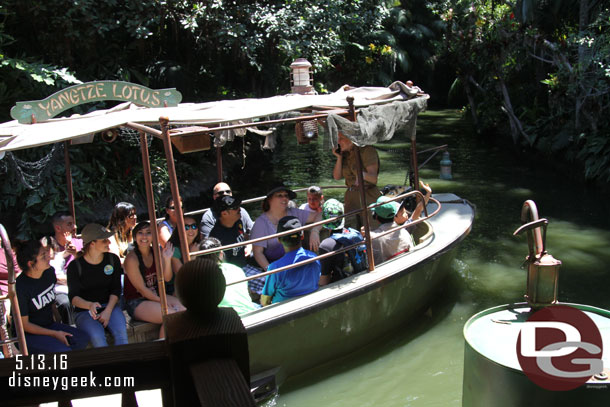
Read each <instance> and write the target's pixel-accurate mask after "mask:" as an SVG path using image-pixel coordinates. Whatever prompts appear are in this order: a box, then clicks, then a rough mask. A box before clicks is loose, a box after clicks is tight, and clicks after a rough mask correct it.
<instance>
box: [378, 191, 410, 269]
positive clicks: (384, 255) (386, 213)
mask: <svg viewBox="0 0 610 407" xmlns="http://www.w3.org/2000/svg"><path fill="white" fill-rule="evenodd" d="M389 201H390V198H388V197H386V196H380V197H379V199H377V202H376V203H375V204H383V205H380V206H378V207H376V208H373V219H375V220H377V221H378V222H379V223H380V225H379V227H378V228H377V229H375V230H373V231H371V239H373V241H372V246H373V258H374V260H375V265H378V264H381V263H383V262H384V261H386V260H387V259H389V258H390V257H393V256H395V255H398V254H400V253H404V252H408V251H409V250H410V248H411V247H413V246H415V244H414V243H413V237H411V234H410V233H409V232H407V230H406V229H404V228H403V229H400V230H395V231H394V232H392V233H389V234H387V235H384V236H381V237H377V236H378V235H380V234H382V233H383V232H386V231H388V230H390V229H392V228H395V227H397V226H398V225H397V224H396V223H395V222H394V216H396V214H397V213H398V209H399V207H400V205H399V204H398V203H397V202H395V201H391V202H389Z"/></svg>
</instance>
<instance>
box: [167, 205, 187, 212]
mask: <svg viewBox="0 0 610 407" xmlns="http://www.w3.org/2000/svg"><path fill="white" fill-rule="evenodd" d="M180 208H181V209H184V207H182V206H181V207H180ZM167 209H171V210H172V211H173V210H174V209H176V207H175V206H168V207H167Z"/></svg>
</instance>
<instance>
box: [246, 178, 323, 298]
mask: <svg viewBox="0 0 610 407" xmlns="http://www.w3.org/2000/svg"><path fill="white" fill-rule="evenodd" d="M294 198H296V194H295V193H294V191H292V190H290V189H289V188H287V187H285V186H279V187H276V188H273V189H272V190H271V191H269V193H267V197H266V198H265V200H264V201H263V204H262V207H263V214H262V215H261V216H259V217H258V219H256V222H254V226H253V227H252V233H251V234H250V239H257V238H260V237H264V236H269V235H274V234H275V233H276V230H277V227H278V221H279V220H280V219H282V218H283V217H285V216H296V217H297V218H298V219H299V222H300V223H301V224H305V223H313V222H318V221H320V219H322V216H321V215H322V214H321V213H320V212H307V211H303V210H301V209H297V208H288V202H289V201H290V200H291V199H294ZM319 244H320V227H317V228H313V229H312V230H311V235H310V239H309V248H310V250H313V251H316V250H318V246H319ZM252 253H253V254H254V259H255V261H256V266H254V267H253V265H252V264H249V265H248V266H246V267H245V268H244V271H245V272H246V275H247V276H252V275H254V274H258V273H260V272H261V271H264V270H267V267H268V266H269V263H272V262H274V261H276V260H278V259H280V258H281V257H282V256H283V255H284V247H283V245H282V244H281V243H280V242H279V241H278V240H277V239H270V240H263V241H261V242H258V243H253V244H252ZM264 283H265V282H264V277H262V278H259V279H255V280H250V281H249V282H248V287H249V289H250V295H251V296H252V298H253V300H255V301H258V298H259V297H260V293H261V291H262V288H263V285H264Z"/></svg>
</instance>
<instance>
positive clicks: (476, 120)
mask: <svg viewBox="0 0 610 407" xmlns="http://www.w3.org/2000/svg"><path fill="white" fill-rule="evenodd" d="M462 83H463V84H464V87H465V90H466V97H467V98H468V104H469V105H470V113H471V114H472V122H473V124H474V128H475V129H476V131H477V133H480V132H481V129H480V128H479V116H478V115H477V104H476V102H475V100H474V95H473V94H472V89H471V88H470V80H469V76H463V77H462Z"/></svg>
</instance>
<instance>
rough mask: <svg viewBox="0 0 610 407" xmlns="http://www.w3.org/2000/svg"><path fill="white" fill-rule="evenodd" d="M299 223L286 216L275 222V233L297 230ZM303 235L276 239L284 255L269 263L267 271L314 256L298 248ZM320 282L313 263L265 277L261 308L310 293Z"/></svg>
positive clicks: (317, 270) (318, 267)
mask: <svg viewBox="0 0 610 407" xmlns="http://www.w3.org/2000/svg"><path fill="white" fill-rule="evenodd" d="M300 227H301V222H300V221H299V219H298V218H297V217H296V216H285V217H283V218H282V219H280V220H279V221H278V224H277V232H276V233H281V232H285V231H289V230H294V229H298V228H300ZM301 240H303V232H302V231H300V232H295V233H293V234H291V235H287V236H282V237H280V238H279V241H280V243H281V244H282V246H283V247H284V251H285V253H286V254H284V256H282V257H281V258H280V259H279V260H276V261H274V262H273V263H271V264H269V267H268V268H267V270H268V271H271V270H275V269H278V268H281V267H284V266H288V265H290V264H295V263H298V262H301V261H304V260H308V259H311V258H314V257H316V254H315V253H313V252H310V251H309V250H305V249H303V247H301ZM319 280H320V262H319V261H317V260H316V261H315V262H312V263H309V264H305V265H302V266H299V267H296V268H292V269H288V270H284V271H280V272H279V273H275V274H271V275H269V276H267V279H266V280H265V286H264V287H263V292H262V295H261V305H262V306H263V307H264V306H266V305H269V304H271V303H276V302H280V301H284V300H287V299H289V298H292V297H298V296H299V295H305V294H309V293H311V292H314V291H316V290H317V289H318V281H319Z"/></svg>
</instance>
